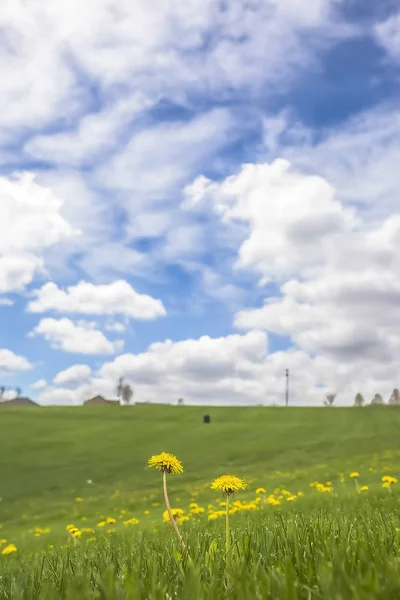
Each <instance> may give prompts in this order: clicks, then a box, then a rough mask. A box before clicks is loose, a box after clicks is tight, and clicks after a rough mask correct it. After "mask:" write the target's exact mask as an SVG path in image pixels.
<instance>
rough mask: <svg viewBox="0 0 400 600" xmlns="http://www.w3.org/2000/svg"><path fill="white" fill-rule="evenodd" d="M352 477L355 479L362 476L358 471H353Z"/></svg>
mask: <svg viewBox="0 0 400 600" xmlns="http://www.w3.org/2000/svg"><path fill="white" fill-rule="evenodd" d="M350 477H351V478H352V479H355V478H356V477H360V473H357V471H353V472H352V473H350Z"/></svg>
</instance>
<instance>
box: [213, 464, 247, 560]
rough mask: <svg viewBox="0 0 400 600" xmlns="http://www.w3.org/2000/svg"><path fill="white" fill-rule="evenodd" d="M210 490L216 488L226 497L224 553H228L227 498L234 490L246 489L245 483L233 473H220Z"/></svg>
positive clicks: (229, 546)
mask: <svg viewBox="0 0 400 600" xmlns="http://www.w3.org/2000/svg"><path fill="white" fill-rule="evenodd" d="M211 489H212V490H218V491H219V492H222V493H223V494H224V496H225V499H226V507H225V548H226V553H227V554H229V552H230V550H231V530H230V526H229V500H230V497H231V496H233V494H235V493H236V492H239V491H240V490H245V489H246V484H245V483H244V481H243V480H242V479H240V478H239V477H235V476H234V475H221V477H217V479H214V481H213V482H212V484H211Z"/></svg>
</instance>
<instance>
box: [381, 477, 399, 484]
mask: <svg viewBox="0 0 400 600" xmlns="http://www.w3.org/2000/svg"><path fill="white" fill-rule="evenodd" d="M382 481H384V482H386V483H388V484H389V485H392V483H397V479H396V477H391V476H390V475H384V476H383V477H382Z"/></svg>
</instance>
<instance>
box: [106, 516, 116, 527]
mask: <svg viewBox="0 0 400 600" xmlns="http://www.w3.org/2000/svg"><path fill="white" fill-rule="evenodd" d="M116 522H117V519H114V517H107V519H106V523H107V524H109V525H111V524H112V523H116Z"/></svg>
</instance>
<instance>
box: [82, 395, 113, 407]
mask: <svg viewBox="0 0 400 600" xmlns="http://www.w3.org/2000/svg"><path fill="white" fill-rule="evenodd" d="M108 404H110V405H111V406H120V401H119V400H118V399H117V400H109V399H108V398H104V396H101V395H100V394H97V396H93V398H89V399H88V400H85V402H84V403H83V405H84V406H86V405H89V406H92V405H93V406H101V405H103V406H104V405H108Z"/></svg>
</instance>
